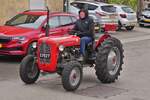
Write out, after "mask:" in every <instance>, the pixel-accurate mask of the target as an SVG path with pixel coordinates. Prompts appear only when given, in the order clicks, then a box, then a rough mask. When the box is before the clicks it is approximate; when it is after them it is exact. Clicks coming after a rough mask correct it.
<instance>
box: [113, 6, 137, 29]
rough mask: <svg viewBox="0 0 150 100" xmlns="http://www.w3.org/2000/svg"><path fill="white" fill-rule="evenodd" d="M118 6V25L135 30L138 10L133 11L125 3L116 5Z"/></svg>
mask: <svg viewBox="0 0 150 100" xmlns="http://www.w3.org/2000/svg"><path fill="white" fill-rule="evenodd" d="M114 6H115V7H116V12H117V14H118V19H119V22H118V25H119V26H118V27H119V29H121V27H125V28H126V29H127V30H133V29H134V27H135V26H136V24H137V16H136V12H134V11H133V9H131V8H130V7H128V6H125V5H114Z"/></svg>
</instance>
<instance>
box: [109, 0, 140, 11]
mask: <svg viewBox="0 0 150 100" xmlns="http://www.w3.org/2000/svg"><path fill="white" fill-rule="evenodd" d="M108 2H109V3H113V4H123V5H128V6H130V7H131V8H133V9H134V10H136V9H137V3H138V0H108Z"/></svg>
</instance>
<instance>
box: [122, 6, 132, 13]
mask: <svg viewBox="0 0 150 100" xmlns="http://www.w3.org/2000/svg"><path fill="white" fill-rule="evenodd" d="M122 10H123V11H124V12H126V13H134V11H133V10H132V9H131V8H129V7H122Z"/></svg>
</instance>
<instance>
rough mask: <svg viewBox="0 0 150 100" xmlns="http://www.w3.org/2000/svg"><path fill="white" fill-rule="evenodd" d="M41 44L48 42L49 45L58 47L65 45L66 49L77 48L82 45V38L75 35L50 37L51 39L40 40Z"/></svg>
mask: <svg viewBox="0 0 150 100" xmlns="http://www.w3.org/2000/svg"><path fill="white" fill-rule="evenodd" d="M39 41H40V42H44V41H45V42H46V43H48V44H55V45H57V46H59V45H63V46H65V47H67V46H75V45H79V44H80V38H79V37H77V36H73V35H67V36H61V37H60V36H50V37H44V38H41V39H40V40H39Z"/></svg>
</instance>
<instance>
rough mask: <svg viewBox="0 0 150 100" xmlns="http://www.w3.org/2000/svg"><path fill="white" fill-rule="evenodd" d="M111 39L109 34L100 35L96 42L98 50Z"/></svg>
mask: <svg viewBox="0 0 150 100" xmlns="http://www.w3.org/2000/svg"><path fill="white" fill-rule="evenodd" d="M109 37H111V36H110V35H109V34H103V35H100V37H99V39H98V40H97V42H96V49H97V48H98V47H99V46H100V45H101V43H103V42H104V41H105V40H106V39H107V38H109Z"/></svg>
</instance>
